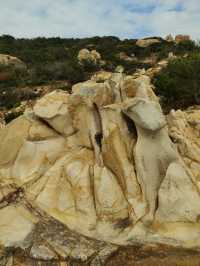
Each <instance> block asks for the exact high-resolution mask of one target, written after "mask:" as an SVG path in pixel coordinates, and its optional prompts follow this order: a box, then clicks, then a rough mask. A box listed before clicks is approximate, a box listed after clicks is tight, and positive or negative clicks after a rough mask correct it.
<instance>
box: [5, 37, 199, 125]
mask: <svg viewBox="0 0 200 266" xmlns="http://www.w3.org/2000/svg"><path fill="white" fill-rule="evenodd" d="M183 37H184V36H183ZM199 51H200V48H199V46H198V45H197V44H195V43H194V42H193V41H191V40H189V39H187V38H186V39H184V38H183V39H181V36H179V37H177V38H176V40H173V39H172V38H170V37H168V38H167V39H166V40H164V39H162V38H160V37H152V38H147V39H144V40H136V39H133V40H131V39H127V40H120V39H118V38H117V37H93V38H85V39H61V38H36V39H15V38H13V37H12V36H7V35H4V36H1V37H0V110H1V111H2V112H3V113H6V114H7V111H8V110H10V109H12V108H16V107H18V106H20V105H21V104H22V105H23V104H26V102H27V101H29V100H34V99H36V98H38V97H40V96H42V95H44V94H45V93H46V92H47V91H51V90H54V89H57V88H61V89H63V90H67V91H70V90H71V87H72V85H73V84H75V83H77V82H81V81H85V80H88V79H89V78H91V76H92V75H93V74H94V73H96V72H98V71H107V72H113V71H116V68H117V67H118V68H117V71H124V73H125V74H133V73H134V72H135V71H136V70H137V69H146V70H147V69H150V68H152V67H153V68H155V67H157V64H158V62H162V60H163V59H164V60H166V59H167V60H168V59H169V58H171V59H173V58H175V57H176V56H178V57H183V56H188V55H190V54H194V53H195V54H196V53H199ZM81 53H82V54H81ZM92 53H93V55H92ZM81 56H82V57H81ZM95 56H96V57H97V58H95ZM7 57H9V58H7ZM119 66H120V67H119ZM155 82H156V81H155ZM179 82H180V80H179ZM156 85H158V87H159V82H157V83H156ZM165 102H166V101H165ZM174 102H175V100H174ZM191 104H195V101H190V105H191ZM185 106H186V107H187V104H186V105H185ZM172 107H173V106H171V103H170V108H172ZM175 107H176V106H175ZM18 109H19V108H18ZM18 109H17V110H18ZM166 109H167V108H166ZM15 116H17V114H14V115H13V114H11V115H10V116H9V117H8V118H7V119H6V120H7V121H10V120H11V119H12V118H14V117H15Z"/></svg>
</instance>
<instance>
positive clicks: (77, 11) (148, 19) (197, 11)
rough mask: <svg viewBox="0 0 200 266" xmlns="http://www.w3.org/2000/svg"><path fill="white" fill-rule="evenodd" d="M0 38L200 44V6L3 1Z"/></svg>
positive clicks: (156, 0) (174, 0) (119, 0)
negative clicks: (182, 37) (173, 39)
mask: <svg viewBox="0 0 200 266" xmlns="http://www.w3.org/2000/svg"><path fill="white" fill-rule="evenodd" d="M0 1H1V5H0V6H1V15H0V35H2V34H9V35H13V36H15V37H29V38H32V37H37V36H46V37H50V36H60V37H87V36H97V35H98V36H104V35H112V36H118V37H120V38H140V37H146V36H154V35H156V36H166V35H167V34H169V33H171V34H172V35H175V34H179V33H180V34H190V35H191V36H192V37H193V38H194V39H200V0H0Z"/></svg>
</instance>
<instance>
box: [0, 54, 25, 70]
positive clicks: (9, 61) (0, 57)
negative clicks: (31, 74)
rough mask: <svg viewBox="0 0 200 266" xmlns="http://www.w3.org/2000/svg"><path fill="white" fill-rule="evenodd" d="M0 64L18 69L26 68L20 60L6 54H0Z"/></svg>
mask: <svg viewBox="0 0 200 266" xmlns="http://www.w3.org/2000/svg"><path fill="white" fill-rule="evenodd" d="M0 64H1V65H5V66H13V67H15V68H18V69H26V65H25V63H24V62H23V61H22V60H20V59H19V58H17V57H14V56H10V55H6V54H0Z"/></svg>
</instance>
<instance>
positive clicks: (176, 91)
mask: <svg viewBox="0 0 200 266" xmlns="http://www.w3.org/2000/svg"><path fill="white" fill-rule="evenodd" d="M154 85H155V87H156V89H155V90H156V93H157V94H158V95H159V96H160V97H161V103H162V104H163V106H164V108H165V110H166V111H169V110H170V109H171V108H174V109H178V108H187V107H188V106H191V105H196V104H197V105H198V104H200V54H197V53H195V54H192V55H190V56H188V57H186V58H178V59H174V60H172V61H170V62H169V64H168V66H167V67H166V68H164V69H163V70H162V71H161V72H160V73H159V74H157V76H156V77H155V79H154Z"/></svg>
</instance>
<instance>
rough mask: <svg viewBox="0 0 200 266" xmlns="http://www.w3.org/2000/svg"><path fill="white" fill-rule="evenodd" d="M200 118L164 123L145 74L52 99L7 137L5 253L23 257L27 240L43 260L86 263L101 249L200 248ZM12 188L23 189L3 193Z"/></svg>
mask: <svg viewBox="0 0 200 266" xmlns="http://www.w3.org/2000/svg"><path fill="white" fill-rule="evenodd" d="M199 119H200V112H199V111H198V110H197V111H190V112H188V113H187V112H186V113H184V112H181V111H177V112H175V111H172V112H171V113H170V115H169V116H168V117H167V119H166V118H165V116H164V115H163V113H162V110H161V107H160V105H159V103H158V99H157V97H156V96H155V95H154V93H153V91H152V85H151V81H150V78H149V77H147V76H145V75H143V74H141V75H139V76H138V77H134V76H125V75H123V74H122V73H115V74H113V75H110V76H109V77H107V78H106V79H105V80H104V81H103V82H101V83H99V82H96V81H95V78H93V80H90V81H87V82H84V83H79V84H76V85H75V86H73V88H72V93H71V94H68V93H66V92H64V91H59V90H57V91H53V92H51V93H49V94H46V95H45V96H44V97H43V98H41V99H40V100H38V101H37V102H36V104H35V106H34V107H33V108H32V109H29V110H26V112H25V115H23V116H21V117H19V118H17V119H16V120H14V121H12V123H10V124H8V125H7V126H6V127H4V128H2V129H0V204H1V203H2V204H3V203H4V202H8V204H3V205H2V207H1V208H0V217H2V218H1V219H0V243H1V245H2V246H4V247H16V246H17V247H18V246H20V247H22V249H23V247H24V246H26V245H28V243H29V242H27V239H29V240H30V242H31V243H32V244H33V246H32V247H33V248H31V250H32V251H31V252H32V254H35V255H33V256H36V258H37V257H38V258H40V259H41V257H42V256H45V255H44V254H46V256H47V257H48V258H53V259H55V258H56V257H59V258H65V257H71V258H73V259H74V258H80V256H82V257H83V258H85V257H84V256H86V259H85V260H87V259H91V258H93V256H94V257H96V256H97V254H100V253H101V254H103V251H102V243H103V244H104V245H107V248H108V247H110V245H111V247H112V248H111V249H109V248H108V250H114V248H113V246H112V245H113V244H116V245H127V244H130V243H137V242H140V243H163V244H169V242H170V244H172V245H175V246H180V245H181V246H182V247H192V248H197V247H200V240H199V238H198V235H199V234H200V224H199V216H200V193H199V189H200V183H199V180H200V174H199V173H200V166H199V163H200V161H199V155H200V149H199V147H200V143H199V142H200V140H199V139H198V134H197V133H198V129H197V127H198V121H199ZM192 121H195V125H196V126H194V123H192ZM171 138H172V139H173V141H174V142H175V143H176V144H174V143H173V142H172V140H171ZM194 143H195V145H194ZM8 177H9V178H8ZM8 184H9V185H11V186H14V187H16V190H14V191H9V190H8V191H7V192H6V194H3V193H5V191H6V188H7V185H8ZM21 190H23V195H24V197H21V196H20V195H21ZM24 200H25V201H26V202H27V204H28V205H29V204H30V206H31V208H29V207H27V206H28V205H27V206H26V204H25V205H24ZM9 203H10V204H9ZM14 205H16V206H15V207H14ZM37 211H38V212H39V213H41V214H40V215H37ZM44 221H46V222H47V224H48V228H49V230H50V232H49V233H47V231H46V229H44V227H43V226H44V224H45V222H44ZM38 224H40V226H41V227H42V228H43V229H44V232H45V233H44V234H43V233H42V231H41V232H40V233H41V239H40V243H37V245H41V243H43V244H42V245H44V247H41V248H38V246H35V245H36V242H37V241H36V240H35V239H36V236H35V234H36V233H38V232H37V230H36V229H35V228H38ZM52 224H54V225H55V228H51V226H52ZM35 230H36V231H35ZM60 230H66V232H67V233H63V234H62V232H61V231H60ZM13 231H14V233H13ZM72 232H73V237H72V235H71V237H69V236H70V234H72ZM49 234H50V235H51V237H50V235H49ZM67 234H68V237H67ZM31 236H32V237H31ZM87 237H89V239H90V240H88V239H87ZM56 239H59V241H57V240H56ZM70 239H71V240H70ZM77 239H82V240H81V243H80V246H79V249H77V248H75V240H76V241H77ZM130 239H132V240H131V241H130ZM34 241H36V242H34ZM56 241H57V242H56ZM84 241H85V242H84ZM54 242H56V244H55V243H54ZM83 242H84V243H87V245H88V247H86V245H85V244H83ZM46 243H47V244H46ZM61 243H62V244H61ZM66 243H68V244H69V248H68V250H67V253H66V251H65V246H66V245H65V244H66ZM91 243H92V244H91ZM110 243H112V244H110ZM92 245H93V246H94V247H92ZM70 246H73V248H70ZM51 247H54V250H55V252H54V251H52V250H51ZM80 250H81V251H80ZM52 252H53V253H52ZM106 252H107V251H106V250H105V257H106V254H107V253H106ZM43 253H44V254H43ZM54 253H55V254H54ZM79 253H80V254H79ZM108 253H109V252H108ZM53 254H54V255H53ZM102 256H103V255H102ZM42 258H43V257H42ZM85 260H84V261H85ZM95 261H96V259H94V260H93V263H94V262H95ZM102 261H103V259H102Z"/></svg>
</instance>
